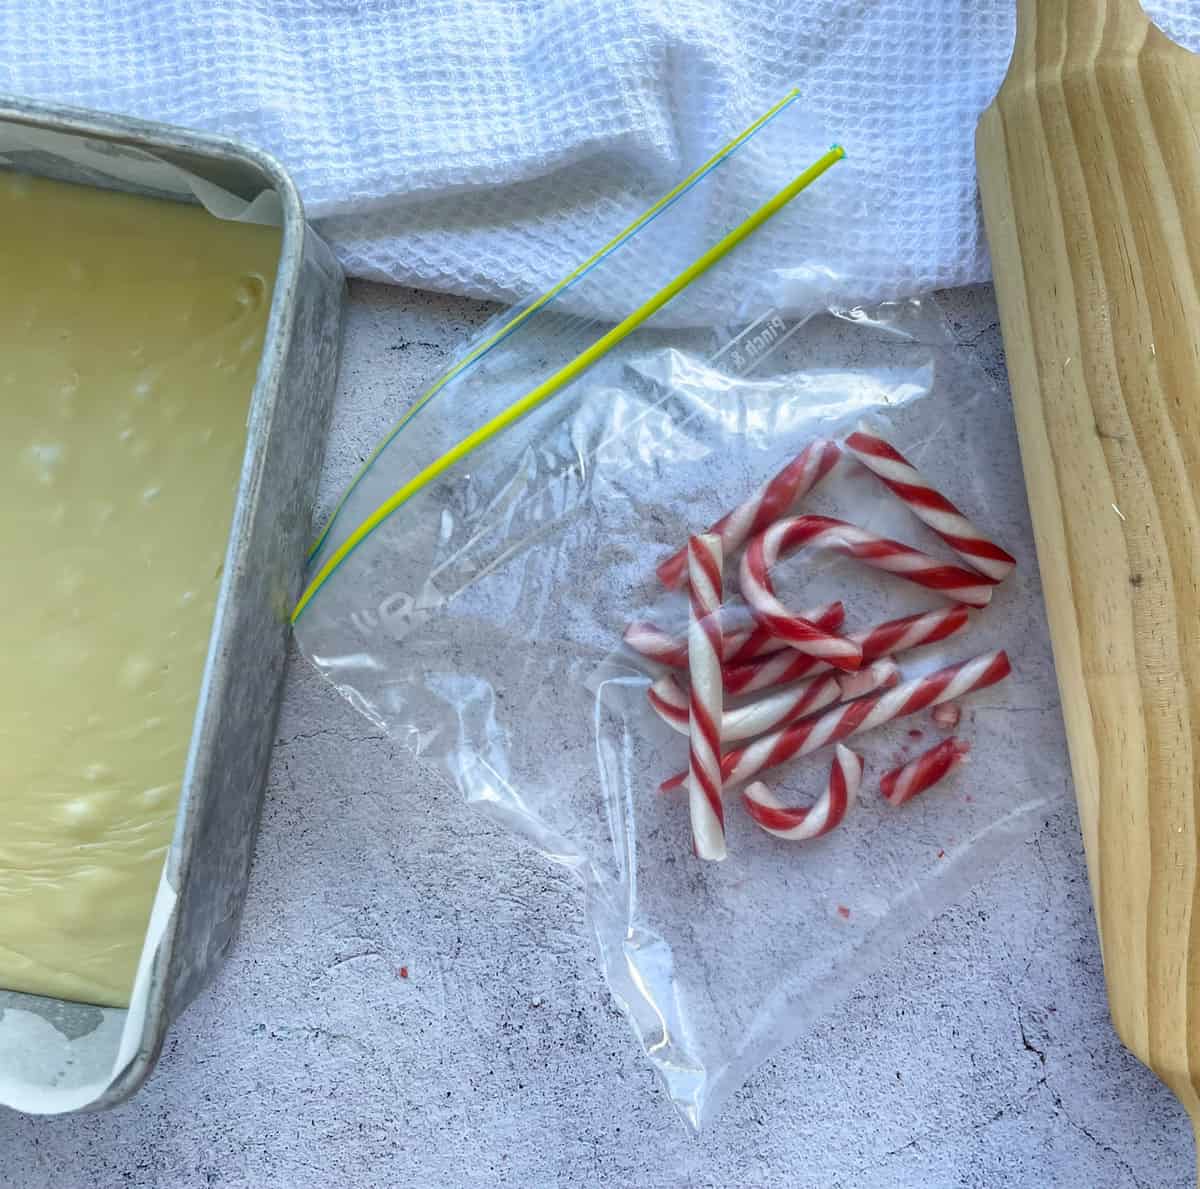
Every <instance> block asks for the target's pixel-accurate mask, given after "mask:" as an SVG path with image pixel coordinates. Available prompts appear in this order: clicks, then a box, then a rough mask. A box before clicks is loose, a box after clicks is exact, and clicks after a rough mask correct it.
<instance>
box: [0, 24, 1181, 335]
mask: <svg viewBox="0 0 1200 1189" xmlns="http://www.w3.org/2000/svg"><path fill="white" fill-rule="evenodd" d="M1147 8H1148V9H1149V10H1150V11H1151V13H1152V15H1154V16H1155V17H1156V18H1157V20H1158V22H1159V24H1160V25H1161V26H1162V27H1163V28H1164V30H1166V31H1167V32H1168V33H1170V34H1171V35H1173V36H1174V37H1176V39H1178V40H1179V41H1180V42H1181V43H1182V44H1184V45H1186V46H1188V47H1189V48H1200V4H1197V3H1196V2H1195V0H1148V3H1147ZM1012 11H1013V0H123V2H122V3H120V4H114V3H112V2H111V0H2V2H0V92H9V93H12V94H18V95H25V96H29V97H33V98H39V99H45V100H53V101H58V102H63V103H70V104H79V105H83V106H87V107H93V108H100V109H104V110H108V111H115V112H122V113H125V114H130V115H137V116H143V117H148V118H153V119H159V120H166V121H169V122H173V123H178V124H184V125H189V126H191V127H194V128H201V129H206V130H212V131H218V132H222V133H225V134H228V135H232V136H236V137H240V138H243V139H245V140H248V141H250V142H252V143H254V144H257V145H259V146H260V147H262V148H265V149H267V150H269V151H270V152H272V153H274V154H275V155H276V156H278V157H279V158H280V159H281V160H282V161H283V162H284V163H285V164H286V165H287V166H288V167H289V168H290V169H291V171H292V172H293V174H294V176H295V177H296V179H297V181H298V183H299V185H300V188H301V192H302V194H303V195H304V198H305V202H306V205H307V208H308V211H309V214H310V215H311V216H315V217H316V219H317V220H318V221H319V225H320V227H321V229H322V231H323V232H324V234H325V235H326V236H327V237H329V238H330V239H331V240H332V242H333V243H334V245H335V247H336V248H337V250H338V252H339V254H340V255H341V258H342V260H343V261H344V263H345V264H346V266H347V268H348V270H349V271H350V272H351V273H352V274H355V275H357V276H360V277H369V278H374V279H376V280H384V281H394V282H399V283H402V284H406V285H415V286H421V287H425V288H433V289H442V290H448V291H451V292H455V293H462V294H470V295H475V296H480V297H493V298H500V299H502V300H505V301H512V300H514V299H519V298H521V297H525V296H529V295H531V294H535V293H537V292H540V291H542V290H543V289H545V288H547V287H548V286H549V285H550V284H552V283H553V282H554V281H555V280H557V279H558V278H559V277H560V276H562V275H563V274H564V273H565V272H567V271H569V269H570V268H572V267H573V266H574V265H575V264H576V263H578V262H579V261H580V260H582V259H584V258H585V257H586V256H587V255H589V254H590V252H591V251H593V250H594V249H595V248H596V247H598V246H599V244H601V243H603V242H604V241H605V240H606V239H607V238H608V236H609V235H610V234H612V233H613V232H614V231H616V230H618V229H619V228H621V227H622V226H624V225H625V224H626V223H628V222H629V221H630V220H631V219H632V218H633V217H635V216H636V215H637V214H639V213H640V212H641V211H642V210H644V209H645V207H646V206H647V205H649V203H650V202H651V201H652V200H653V199H654V198H655V197H656V196H657V195H659V194H661V193H662V192H663V191H664V190H665V189H667V188H668V187H669V186H670V185H671V184H672V182H673V181H675V180H676V179H678V177H680V176H681V175H682V174H683V173H684V172H686V170H687V169H688V168H690V167H691V166H693V165H695V164H696V163H698V162H699V161H701V160H703V159H704V157H705V156H707V155H708V154H709V153H710V152H711V151H713V150H714V149H715V148H716V147H718V146H719V145H720V144H721V143H723V141H724V140H726V139H728V138H729V137H730V136H732V135H733V134H734V133H736V132H737V131H739V130H740V129H741V128H743V127H744V126H745V125H747V124H748V123H749V122H750V121H751V120H753V119H754V118H755V117H756V116H757V115H759V114H760V113H761V112H762V111H764V110H765V109H766V108H767V107H769V106H770V105H771V104H772V103H773V102H775V100H777V99H778V98H779V97H780V96H781V95H782V94H783V93H784V92H786V91H787V90H788V89H789V88H790V87H791V86H793V85H794V86H797V87H799V88H800V89H801V92H802V95H803V98H802V100H801V103H802V105H803V114H804V115H805V117H806V119H807V120H808V121H809V124H810V126H811V127H812V128H813V129H818V130H820V133H821V134H822V135H824V136H826V138H827V139H835V138H836V139H838V140H840V141H841V142H842V143H844V144H845V145H846V147H847V149H848V151H849V153H850V158H849V161H848V162H847V163H846V165H844V166H839V167H838V168H839V171H841V172H840V173H839V178H838V182H837V183H836V185H838V186H840V187H841V189H840V190H828V191H827V194H838V195H840V196H841V197H840V198H839V201H840V202H842V203H844V204H853V208H854V209H853V214H852V215H851V213H848V214H847V217H845V218H833V219H830V218H829V217H828V214H829V212H828V210H827V209H821V218H820V220H811V221H809V222H808V223H804V222H802V223H800V224H798V225H795V226H794V230H793V234H792V237H791V239H790V240H789V241H788V242H787V245H786V252H785V253H784V254H782V255H781V253H780V250H779V246H778V245H771V244H769V243H762V244H760V245H759V248H758V250H757V251H755V252H750V253H743V254H742V255H740V256H738V257H736V258H735V259H734V260H732V261H731V262H730V263H729V264H728V265H727V266H726V267H727V271H726V272H725V274H724V276H725V277H727V278H728V279H729V283H730V285H731V286H737V285H739V284H740V283H741V282H743V281H752V280H753V279H754V278H753V276H752V274H753V273H754V272H756V271H758V270H761V269H762V268H763V267H764V264H767V265H769V264H770V263H771V262H772V261H774V262H776V263H778V264H779V265H780V266H794V265H797V264H802V265H803V266H804V267H805V269H806V270H807V273H806V275H807V276H808V277H810V278H811V277H812V276H817V275H819V276H822V277H824V278H825V280H826V283H825V284H824V285H822V286H818V287H817V289H814V288H812V287H811V286H808V287H805V288H803V292H804V293H806V294H810V295H813V294H817V292H818V289H819V291H820V292H819V297H820V300H822V301H826V300H834V301H840V302H851V301H859V300H875V299H883V298H889V297H895V296H902V295H906V294H911V293H916V292H920V291H924V290H927V289H930V288H932V287H935V286H943V285H956V284H961V283H964V282H969V281H977V280H982V279H984V278H985V277H986V276H987V273H988V264H987V254H986V247H985V244H984V241H983V236H982V230H981V226H980V219H979V213H978V205H977V200H976V187H975V168H974V154H973V135H974V127H975V121H976V119H977V117H978V115H979V113H980V111H981V110H982V109H983V108H984V107H985V106H986V105H987V103H988V102H989V101H990V99H991V97H992V95H993V94H994V92H995V90H996V87H997V86H998V84H999V82H1000V80H1001V78H1002V76H1003V74H1004V70H1005V66H1006V64H1007V60H1008V56H1009V52H1010V49H1011V44H1012V37H1013V15H1012ZM806 163H807V162H806V161H796V162H795V163H794V164H795V168H796V171H798V170H799V169H800V168H802V167H803V165H804V164H806ZM825 184H826V183H825V182H821V183H818V185H819V186H820V185H825ZM833 184H834V183H830V185H833ZM764 197H765V195H764ZM818 209H820V208H818ZM698 217H701V216H698ZM703 217H704V218H705V219H706V220H709V221H711V222H712V223H713V226H714V228H718V227H720V226H721V225H722V223H723V222H727V221H728V217H729V212H727V211H726V212H723V211H722V210H721V209H719V204H718V208H717V209H715V210H714V209H709V210H707V211H706V212H704V214H703ZM705 231H707V227H706V228H705ZM764 253H767V254H766V255H764ZM801 300H802V301H803V300H804V298H801ZM608 312H609V313H610V314H613V315H618V314H620V313H623V312H624V311H622V310H619V309H613V310H611V311H608Z"/></svg>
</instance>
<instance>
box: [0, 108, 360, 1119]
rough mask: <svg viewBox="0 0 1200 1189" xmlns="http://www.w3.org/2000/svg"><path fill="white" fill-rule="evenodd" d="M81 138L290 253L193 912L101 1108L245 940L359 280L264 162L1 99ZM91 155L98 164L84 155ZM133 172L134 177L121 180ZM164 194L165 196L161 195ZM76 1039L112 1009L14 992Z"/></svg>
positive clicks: (212, 737) (259, 424) (210, 697)
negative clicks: (138, 159)
mask: <svg viewBox="0 0 1200 1189" xmlns="http://www.w3.org/2000/svg"><path fill="white" fill-rule="evenodd" d="M3 129H7V130H8V131H9V132H10V134H11V136H25V135H29V134H31V133H32V134H33V135H34V136H35V138H36V136H40V135H41V134H43V133H46V134H50V135H49V136H48V137H46V139H47V140H48V141H51V142H53V141H54V139H55V137H56V136H57V137H63V136H66V137H71V138H77V139H78V140H79V142H80V143H81V144H82V145H83V146H84V147H85V148H86V150H87V152H89V153H100V154H105V153H108V154H111V155H112V156H114V157H116V158H120V157H121V156H122V155H123V154H126V151H127V150H134V151H135V153H136V151H137V150H140V151H141V152H142V153H149V154H152V155H153V157H154V158H157V159H158V160H159V161H162V162H166V163H168V164H169V165H171V166H174V167H175V168H176V169H179V170H185V171H187V173H188V174H190V175H193V176H194V177H196V178H199V179H202V181H204V182H207V183H210V184H211V185H212V186H215V187H219V188H220V190H221V191H223V192H227V193H228V194H231V195H234V196H237V197H238V198H240V199H243V200H246V201H249V200H251V199H253V198H255V197H256V196H258V195H260V194H261V193H262V192H264V191H265V192H272V191H273V192H274V195H275V196H276V198H277V200H278V221H279V222H280V224H281V227H282V242H281V255H280V259H279V270H278V275H277V278H276V282H275V291H274V296H273V298H272V304H271V311H270V317H269V321H268V325H267V332H266V338H265V342H264V346H263V353H262V359H261V361H260V364H259V369H258V376H257V379H256V382H255V385H254V390H253V393H252V396H251V404H250V413H249V420H248V429H247V438H246V452H245V457H244V460H243V466H242V472H241V478H240V482H239V487H238V493H237V501H236V506H235V510H234V515H233V522H232V528H231V532H230V537H229V545H228V552H227V553H226V559H225V571H224V577H223V581H222V586H221V590H220V593H219V596H218V601H217V608H216V615H215V618H214V621H213V628H212V638H211V641H210V650H209V655H208V661H207V664H206V666H205V670H204V676H203V679H202V685H201V691H200V699H199V704H198V707H197V711H196V718H195V723H194V726H193V732H192V739H191V747H190V751H189V756H188V763H187V768H186V771H185V774H184V779H183V786H182V796H181V798H180V803H179V811H178V817H177V819H176V828H175V834H174V839H173V842H172V844H171V847H170V850H169V853H168V855H167V860H166V874H167V878H168V880H169V881H170V883H171V885H172V886H173V887H174V888H175V890H176V892H177V894H178V899H177V901H176V905H175V909H174V912H173V913H172V916H171V919H170V921H169V923H168V925H167V929H166V934H165V936H164V938H163V940H162V943H161V945H160V948H159V950H158V954H157V958H156V960H155V962H154V965H153V968H152V973H151V978H150V984H149V998H148V1003H147V1007H146V1020H145V1028H144V1031H143V1033H142V1041H141V1044H140V1047H138V1048H137V1050H136V1052H135V1053H134V1055H133V1057H132V1059H131V1060H130V1061H129V1062H128V1064H126V1065H125V1066H124V1068H123V1069H122V1070H121V1071H120V1072H119V1074H118V1075H117V1076H116V1077H115V1079H114V1080H112V1081H111V1082H110V1084H109V1085H108V1089H107V1090H106V1091H105V1092H104V1093H103V1094H102V1095H101V1096H100V1097H99V1098H97V1099H96V1100H95V1101H93V1102H92V1103H90V1104H89V1107H88V1109H100V1108H104V1107H109V1106H113V1105H115V1104H116V1103H118V1102H121V1101H123V1100H124V1099H127V1098H128V1097H129V1096H130V1095H132V1094H133V1093H134V1092H135V1091H136V1090H137V1089H138V1088H139V1087H140V1086H141V1085H142V1083H143V1082H144V1081H145V1079H146V1077H147V1076H148V1075H149V1073H150V1071H151V1070H152V1069H153V1068H154V1064H155V1061H156V1060H157V1058H158V1054H159V1052H160V1051H161V1048H162V1044H163V1039H164V1037H165V1035H166V1032H167V1029H168V1027H169V1025H170V1023H171V1021H172V1020H174V1019H175V1018H176V1017H177V1016H178V1015H179V1013H180V1012H181V1011H182V1010H183V1009H184V1008H185V1007H186V1006H187V1004H188V1003H189V1002H190V1001H191V1000H192V999H193V998H194V997H195V995H196V994H197V993H198V992H199V991H200V990H201V988H202V987H204V985H205V984H206V983H207V982H208V981H209V980H210V979H211V978H212V976H213V974H214V972H215V970H216V968H217V966H218V965H219V963H220V962H221V960H222V959H223V958H224V956H225V954H226V953H227V952H228V951H229V948H230V946H231V944H232V942H233V939H234V935H235V933H236V930H237V925H238V921H239V919H240V917H241V912H242V905H243V902H244V900H245V895H246V885H247V880H248V878H249V872H250V862H251V857H252V854H253V851H254V843H255V836H256V833H257V827H258V821H259V814H260V810H261V806H262V798H263V791H264V788H265V786H266V780H267V767H268V760H269V757H270V752H271V745H272V742H273V740H274V735H275V727H276V720H277V716H278V710H279V702H280V695H281V692H282V682H283V671H284V660H285V655H286V646H287V638H288V611H289V609H290V608H291V606H292V605H293V603H294V602H295V600H296V598H297V596H298V594H299V592H300V588H301V578H302V572H303V568H304V557H305V550H306V547H307V545H308V544H309V542H310V540H311V535H310V532H311V509H312V504H313V498H314V495H315V490H316V482H317V477H318V474H319V471H320V464H321V458H322V453H323V450H324V446H325V438H326V430H327V428H328V422H329V415H330V410H331V407H332V402H333V393H334V384H335V379H336V374H337V366H338V356H339V350H340V344H341V323H342V307H343V298H344V291H345V281H344V278H343V275H342V271H341V269H340V267H339V266H338V264H337V262H336V260H335V259H334V257H333V254H332V253H331V252H330V250H329V248H328V247H327V245H326V244H325V243H324V242H322V240H321V239H320V238H319V237H318V236H317V235H316V234H315V233H314V232H313V230H312V228H311V227H309V226H308V224H307V223H306V222H305V219H304V211H303V207H302V206H301V202H300V197H299V195H298V193H297V191H296V187H295V186H294V184H293V183H292V180H291V178H289V176H288V174H287V173H286V171H285V170H284V169H283V168H282V167H281V166H280V165H279V164H278V163H277V162H275V161H274V160H272V159H271V158H270V157H269V156H267V155H265V154H264V153H261V152H259V151H258V150H256V149H253V148H249V147H247V146H245V145H241V144H237V143H235V142H233V141H231V140H226V139H222V138H219V137H211V136H204V135H200V134H197V133H193V132H189V131H187V130H185V129H182V128H173V127H169V126H166V125H161V124H153V123H146V122H142V121H137V120H130V119H125V118H121V117H116V116H109V115H103V114H100V113H96V112H89V111H81V110H78V109H67V108H59V107H53V106H46V105H42V104H36V103H31V102H26V101H24V100H21V99H13V98H5V97H4V96H0V130H3ZM85 155H86V154H85ZM4 157H5V158H6V160H0V168H11V169H16V170H19V171H23V172H26V173H32V174H38V175H40V176H51V177H56V178H59V179H62V180H67V181H72V182H78V183H83V184H88V185H100V186H104V187H108V188H113V189H123V190H129V191H133V192H139V193H143V194H155V193H157V192H158V191H157V190H156V187H154V186H152V185H151V186H147V185H144V184H140V183H139V182H137V181H122V180H114V178H113V177H112V176H111V174H109V173H107V172H105V173H101V174H98V173H97V172H96V171H93V170H91V169H89V168H87V167H86V166H81V165H79V164H72V163H70V162H67V161H64V159H63V158H62V157H61V156H57V155H55V154H53V153H39V152H27V153H5V154H4ZM118 172H119V171H118ZM159 196H161V193H159ZM11 1008H20V1009H21V1010H23V1011H25V1012H33V1013H35V1014H37V1015H40V1016H41V1017H42V1018H43V1019H44V1020H45V1021H46V1022H48V1023H49V1024H51V1025H52V1026H53V1027H54V1028H55V1029H57V1030H58V1031H59V1032H60V1033H62V1034H63V1035H64V1036H66V1037H72V1038H75V1037H79V1036H80V1035H81V1034H82V1033H85V1032H86V1031H87V1030H88V1029H89V1028H92V1029H95V1028H96V1027H97V1026H98V1021H99V1019H100V1016H101V1013H100V1010H99V1009H97V1008H94V1007H88V1006H85V1005H80V1004H75V1003H68V1002H65V1001H60V1000H54V999H44V998H40V997H37V996H31V995H18V994H15V993H12V992H3V991H0V1015H2V1014H3V1012H4V1011H5V1010H6V1009H11Z"/></svg>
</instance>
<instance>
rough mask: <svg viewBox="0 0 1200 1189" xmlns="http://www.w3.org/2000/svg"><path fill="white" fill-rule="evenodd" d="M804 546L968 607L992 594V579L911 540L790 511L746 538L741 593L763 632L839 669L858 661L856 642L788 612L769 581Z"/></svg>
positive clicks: (859, 653) (980, 604) (983, 603)
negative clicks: (829, 551)
mask: <svg viewBox="0 0 1200 1189" xmlns="http://www.w3.org/2000/svg"><path fill="white" fill-rule="evenodd" d="M805 546H809V547H811V548H815V549H834V550H836V551H837V552H839V553H845V554H847V555H849V556H850V557H853V558H855V559H856V560H858V561H861V562H863V563H864V564H866V565H868V566H873V567H874V568H875V569H879V570H884V571H886V572H887V573H889V574H895V575H896V576H897V577H900V578H904V579H906V580H907V581H909V582H914V583H916V584H917V585H918V586H924V587H928V588H929V589H930V590H936V591H937V592H938V593H939V594H943V595H945V596H946V597H947V598H950V599H954V600H956V601H957V602H960V603H967V604H968V605H970V606H972V607H984V606H986V605H987V604H988V602H989V601H990V600H991V597H992V586H991V584H990V583H989V582H987V581H986V580H984V579H982V578H980V576H979V575H978V574H975V573H973V572H971V571H970V570H964V569H963V568H962V567H961V566H954V565H947V564H946V563H944V562H940V561H938V560H937V558H933V557H930V556H929V555H928V554H926V553H922V552H921V551H920V550H918V549H913V548H912V546H910V545H903V544H901V543H900V542H899V541H891V540H889V539H888V538H887V537H880V536H878V535H877V534H875V533H870V532H867V530H866V529H862V528H859V527H858V526H857V525H853V524H847V523H846V522H845V521H844V520H834V519H833V518H832V517H829V516H790V517H788V518H787V519H786V520H779V521H776V522H775V523H774V524H773V525H771V527H770V528H769V529H767V531H766V532H765V533H762V534H760V535H759V536H757V537H755V538H754V540H753V541H751V542H750V545H749V547H748V548H747V550H746V552H745V554H744V555H743V557H742V568H741V586H742V597H743V598H744V599H745V600H746V602H747V603H748V604H749V605H750V610H751V611H753V612H754V617H755V618H756V619H757V620H758V622H759V623H760V624H762V626H763V627H765V628H766V629H767V630H768V631H770V632H772V633H773V634H774V635H776V636H778V637H779V638H780V639H782V640H786V641H787V642H788V643H789V644H790V645H791V646H792V647H793V648H795V649H797V650H798V651H800V652H804V653H807V654H808V655H810V656H816V657H819V658H820V659H821V660H824V661H828V662H829V663H830V664H831V665H834V666H836V667H838V668H844V669H853V668H856V667H857V664H861V658H862V648H861V646H860V645H858V644H857V643H855V642H854V641H853V640H851V639H848V638H845V637H841V636H832V635H830V634H828V633H826V632H820V631H818V630H815V629H814V628H813V625H812V624H810V623H808V622H806V621H805V620H804V619H803V618H802V617H800V616H797V615H795V614H793V613H792V612H791V611H789V610H788V609H787V608H786V607H785V606H784V605H783V604H782V603H781V602H780V601H779V599H778V598H776V597H775V588H774V586H773V585H772V583H771V567H772V566H774V565H775V563H776V562H777V561H779V560H780V558H783V557H786V556H787V555H788V554H789V553H793V552H795V551H796V550H797V549H801V548H803V547H805ZM856 658H857V663H856Z"/></svg>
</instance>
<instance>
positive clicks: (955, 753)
mask: <svg viewBox="0 0 1200 1189" xmlns="http://www.w3.org/2000/svg"><path fill="white" fill-rule="evenodd" d="M970 750H971V745H970V744H969V743H964V742H963V741H962V740H961V739H956V738H955V737H954V736H951V737H950V738H949V739H943V740H942V742H941V743H939V744H938V745H937V746H936V747H931V748H930V749H929V750H928V751H927V752H924V753H923V754H922V755H919V756H917V758H916V759H915V760H910V761H909V762H908V763H907V764H905V765H903V766H902V767H900V768H893V769H892V770H891V771H890V772H888V773H885V774H884V777H883V779H882V780H881V781H880V782H879V791H880V792H881V793H882V794H883V799H884V800H885V801H886V802H887V803H888V804H889V805H903V804H904V802H905V801H911V800H912V799H913V798H914V797H915V796H916V795H917V794H918V793H923V792H925V790H926V789H930V788H933V786H934V785H935V784H937V782H938V781H939V780H942V779H944V778H945V777H946V776H948V775H949V774H950V773H951V772H953V771H954V769H955V768H957V767H958V766H959V764H961V763H962V762H963V761H964V760H965V759H966V758H967V753H968V752H969V751H970Z"/></svg>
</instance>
